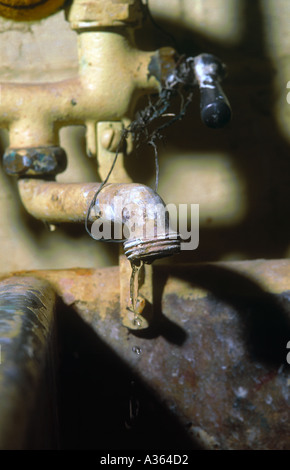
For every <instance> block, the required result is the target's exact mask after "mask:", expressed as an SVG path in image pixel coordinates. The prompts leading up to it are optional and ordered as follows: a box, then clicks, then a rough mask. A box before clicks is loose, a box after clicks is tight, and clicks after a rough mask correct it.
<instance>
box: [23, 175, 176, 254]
mask: <svg viewBox="0 0 290 470" xmlns="http://www.w3.org/2000/svg"><path fill="white" fill-rule="evenodd" d="M18 188H19V193H20V198H21V200H22V202H23V205H24V207H25V208H26V210H27V212H28V213H29V214H31V215H32V216H33V217H35V218H36V219H39V220H42V221H45V222H47V223H50V224H59V223H66V222H79V223H84V222H85V220H86V216H87V212H88V209H89V207H90V204H91V201H92V200H93V198H94V196H95V194H96V193H97V192H98V191H99V190H100V183H57V182H55V181H44V180H39V179H19V181H18ZM88 220H89V222H91V223H93V225H92V229H91V232H92V235H93V238H96V239H100V238H101V237H100V226H101V225H102V224H103V225H104V224H105V225H106V227H107V228H108V227H109V226H110V228H111V225H114V233H110V234H109V235H110V236H111V237H110V236H109V237H108V238H114V236H116V232H118V233H117V239H118V240H119V241H121V240H122V241H123V242H124V243H123V246H124V250H125V254H126V256H127V258H128V259H129V260H130V261H131V262H136V261H144V262H146V263H150V262H152V261H153V260H154V259H156V258H161V257H164V256H170V255H172V254H174V253H178V252H179V251H180V236H179V234H178V233H177V232H176V231H175V230H173V229H172V228H171V227H170V224H169V216H168V212H167V210H166V206H165V203H164V201H163V200H162V199H161V197H160V196H159V195H158V194H157V193H156V192H155V191H154V190H153V189H151V188H149V187H148V186H145V185H142V184H135V183H127V184H108V185H105V186H104V187H103V188H102V190H101V191H100V192H99V194H98V197H97V199H96V203H95V205H94V207H93V208H92V210H91V212H90V215H89V219H88ZM120 225H122V226H123V231H122V233H121V234H120ZM106 233H107V234H108V231H107V232H106ZM102 234H103V232H102V233H101V236H102ZM119 234H120V235H119ZM123 235H124V236H125V240H124V239H123Z"/></svg>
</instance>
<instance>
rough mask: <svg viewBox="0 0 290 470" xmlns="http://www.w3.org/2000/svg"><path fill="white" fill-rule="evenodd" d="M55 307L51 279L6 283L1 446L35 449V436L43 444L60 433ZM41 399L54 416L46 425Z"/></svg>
mask: <svg viewBox="0 0 290 470" xmlns="http://www.w3.org/2000/svg"><path fill="white" fill-rule="evenodd" d="M55 306H56V294H55V291H54V290H53V288H52V287H51V285H50V284H49V283H48V282H47V281H46V280H40V279H35V278H33V277H31V275H28V276H25V277H19V276H13V277H10V278H7V279H5V280H2V281H1V282H0V310H1V335H0V344H1V361H0V362H1V365H0V416H1V419H0V449H1V450H23V449H27V448H30V446H31V445H33V444H34V443H32V442H31V441H30V440H31V439H34V438H35V439H36V440H37V441H38V443H39V445H40V446H43V445H47V443H48V442H49V441H50V440H51V439H54V437H57V436H54V429H53V428H56V424H57V415H56V400H55V399H56V396H55V393H56V390H55V388H54V387H55V383H54V382H55V380H54V375H55V372H56V371H55V366H54V364H53V359H54V355H55V354H56V351H55V350H54V346H55V339H56V338H55V315H54V313H55ZM40 400H41V401H40ZM41 402H42V403H46V404H47V406H48V410H47V412H48V413H50V418H51V420H50V422H49V424H48V423H46V424H47V425H46V426H43V423H42V426H41V428H40V427H39V424H38V423H37V416H39V414H41V412H42V410H41ZM41 416H44V415H42V414H41ZM50 423H51V425H50Z"/></svg>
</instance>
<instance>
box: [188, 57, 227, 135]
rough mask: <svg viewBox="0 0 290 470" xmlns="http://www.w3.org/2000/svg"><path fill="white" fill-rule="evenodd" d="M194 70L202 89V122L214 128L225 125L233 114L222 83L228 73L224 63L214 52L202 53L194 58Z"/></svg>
mask: <svg viewBox="0 0 290 470" xmlns="http://www.w3.org/2000/svg"><path fill="white" fill-rule="evenodd" d="M194 71H195V77H196V80H197V83H198V86H199V90H200V115H201V119H202V122H203V123H204V124H205V125H206V126H208V127H211V128H214V129H217V128H220V127H224V126H225V125H226V124H227V123H228V122H229V121H230V119H231V115H232V112H231V106H230V104H229V101H228V99H227V97H226V95H225V94H224V92H223V89H222V87H221V84H220V81H221V80H223V78H224V77H225V75H226V69H225V66H224V64H223V63H222V62H221V61H220V60H219V59H217V58H216V57H215V56H213V55H212V54H200V55H199V56H197V57H195V58H194Z"/></svg>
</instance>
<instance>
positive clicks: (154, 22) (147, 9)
mask: <svg viewBox="0 0 290 470" xmlns="http://www.w3.org/2000/svg"><path fill="white" fill-rule="evenodd" d="M142 5H143V6H144V7H145V9H146V13H147V15H148V18H149V20H150V21H151V23H152V25H153V26H154V27H155V28H156V29H158V30H159V31H160V32H161V33H162V34H163V35H164V36H167V37H168V38H169V39H170V40H171V42H172V44H173V45H174V47H175V49H176V50H178V49H179V47H178V44H177V41H176V39H175V37H174V36H173V35H172V34H170V33H169V32H168V31H166V30H165V29H164V28H162V27H161V26H160V25H159V24H158V23H157V22H156V21H155V20H154V18H153V16H152V13H151V10H150V7H149V0H145V3H142Z"/></svg>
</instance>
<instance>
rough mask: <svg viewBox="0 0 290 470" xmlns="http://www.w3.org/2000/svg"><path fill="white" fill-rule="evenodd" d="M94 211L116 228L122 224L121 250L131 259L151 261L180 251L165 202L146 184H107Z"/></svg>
mask: <svg viewBox="0 0 290 470" xmlns="http://www.w3.org/2000/svg"><path fill="white" fill-rule="evenodd" d="M95 211H96V213H98V214H99V216H100V217H101V219H102V220H103V221H108V222H110V223H113V224H116V226H117V228H118V229H120V225H122V234H123V237H122V238H125V241H124V242H123V246H124V251H125V255H126V256H127V258H128V259H129V261H130V262H131V263H135V264H138V263H139V262H140V261H142V262H144V263H148V264H150V263H152V262H153V261H154V260H155V259H157V258H163V257H165V256H170V255H173V254H175V253H178V252H179V251H180V236H179V233H178V232H177V231H176V230H174V229H173V228H172V226H171V225H170V221H169V213H168V210H167V208H166V205H165V203H164V201H163V200H162V199H161V197H160V196H159V195H158V194H157V193H156V192H155V191H154V190H153V189H152V188H150V187H148V186H145V185H142V184H135V183H128V184H109V185H107V186H105V187H104V188H103V189H102V191H101V192H100V194H99V197H98V199H97V201H96V206H95ZM119 233H120V230H119ZM120 238H121V237H120Z"/></svg>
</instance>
